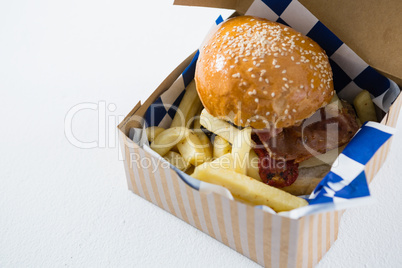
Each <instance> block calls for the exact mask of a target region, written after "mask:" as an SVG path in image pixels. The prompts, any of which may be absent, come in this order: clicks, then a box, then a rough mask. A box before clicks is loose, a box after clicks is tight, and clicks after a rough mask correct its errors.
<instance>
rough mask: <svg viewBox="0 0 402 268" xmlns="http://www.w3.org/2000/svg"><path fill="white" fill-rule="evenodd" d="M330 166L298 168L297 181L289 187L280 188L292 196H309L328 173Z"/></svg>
mask: <svg viewBox="0 0 402 268" xmlns="http://www.w3.org/2000/svg"><path fill="white" fill-rule="evenodd" d="M330 169H331V166H330V165H319V166H314V167H308V168H300V169H299V176H298V177H297V180H296V181H295V182H294V183H293V184H292V185H290V186H287V187H284V188H281V190H284V191H286V192H288V193H290V194H293V195H296V196H298V195H310V194H311V193H312V192H313V190H314V189H315V187H316V186H317V184H318V183H320V181H321V180H322V178H324V177H325V175H327V173H328V172H329V171H330Z"/></svg>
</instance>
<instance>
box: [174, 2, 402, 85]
mask: <svg viewBox="0 0 402 268" xmlns="http://www.w3.org/2000/svg"><path fill="white" fill-rule="evenodd" d="M299 1H300V2H301V3H302V4H303V5H304V6H306V7H307V8H308V9H309V10H310V11H311V12H312V13H313V14H314V15H315V16H316V17H317V18H318V19H319V20H320V21H321V22H322V23H324V24H325V25H326V26H327V27H328V28H329V29H330V30H331V31H333V32H334V33H335V34H336V35H337V36H338V37H339V38H340V39H341V40H342V41H343V42H344V43H346V44H347V45H348V46H349V47H350V48H351V49H352V50H354V51H355V52H356V53H357V54H358V55H359V56H360V57H361V58H362V59H363V60H365V61H366V62H367V63H368V64H369V65H371V66H372V67H374V68H375V69H377V70H378V71H380V72H381V73H383V74H384V75H386V76H387V77H389V78H391V79H393V80H394V81H395V82H396V83H398V84H399V85H402V56H401V55H402V16H401V15H400V13H401V11H402V1H400V0H387V1H377V0H353V1H350V0H336V1H334V0H322V1H315V0H299ZM252 2H253V0H243V1H242V0H175V1H174V4H176V5H188V6H203V7H215V8H227V9H234V10H236V11H237V12H238V13H239V14H244V13H245V11H246V10H247V9H248V8H249V7H250V5H251V3H252Z"/></svg>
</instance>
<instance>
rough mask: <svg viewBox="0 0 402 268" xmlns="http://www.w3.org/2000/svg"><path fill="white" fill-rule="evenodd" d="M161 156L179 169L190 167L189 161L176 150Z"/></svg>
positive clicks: (183, 169)
mask: <svg viewBox="0 0 402 268" xmlns="http://www.w3.org/2000/svg"><path fill="white" fill-rule="evenodd" d="M163 158H165V159H166V160H167V161H168V162H169V163H170V164H172V165H173V166H175V167H177V168H178V169H180V170H181V171H185V170H187V169H188V168H189V167H190V163H188V162H186V161H185V160H184V158H183V157H182V156H181V155H180V154H178V153H176V152H173V151H169V152H167V153H166V154H165V156H164V157H163Z"/></svg>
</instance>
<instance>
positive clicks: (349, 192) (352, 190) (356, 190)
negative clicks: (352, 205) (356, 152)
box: [335, 171, 370, 199]
mask: <svg viewBox="0 0 402 268" xmlns="http://www.w3.org/2000/svg"><path fill="white" fill-rule="evenodd" d="M369 195H370V190H369V188H368V185H367V179H366V175H365V173H364V171H362V172H361V173H360V174H359V175H358V176H357V177H356V178H355V179H354V180H353V181H352V182H351V183H350V184H349V185H347V186H345V187H344V188H342V189H341V190H339V191H337V192H336V194H335V197H340V198H345V199H350V198H358V197H365V196H369Z"/></svg>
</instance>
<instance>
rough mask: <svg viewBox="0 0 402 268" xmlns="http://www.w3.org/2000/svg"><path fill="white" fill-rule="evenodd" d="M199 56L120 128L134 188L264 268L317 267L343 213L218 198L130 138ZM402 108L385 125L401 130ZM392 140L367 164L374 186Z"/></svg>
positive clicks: (394, 109)
mask: <svg viewBox="0 0 402 268" xmlns="http://www.w3.org/2000/svg"><path fill="white" fill-rule="evenodd" d="M193 56H194V54H193V55H190V56H189V57H188V58H187V59H186V60H185V61H184V62H183V63H182V64H181V65H179V66H178V67H177V68H176V69H175V70H174V71H173V72H172V73H171V74H170V75H169V76H168V77H167V78H166V79H165V81H163V82H162V84H161V85H160V86H159V87H158V88H157V89H156V90H155V92H154V93H153V94H152V95H151V96H150V97H149V99H148V100H147V101H146V102H145V103H144V104H143V105H141V104H140V103H138V104H137V105H136V106H135V107H134V109H133V110H132V111H131V112H130V113H129V115H128V116H127V117H126V118H125V119H124V120H123V122H122V123H121V124H120V125H119V126H118V128H119V130H120V144H121V149H122V152H123V155H124V159H125V160H124V167H125V171H126V177H127V184H128V187H129V189H130V190H131V191H132V192H134V193H135V194H137V195H139V196H141V197H142V198H144V199H146V200H148V201H149V202H152V203H153V204H155V205H157V206H159V207H161V208H162V209H164V210H166V211H168V212H169V213H171V214H173V215H175V216H176V217H178V218H180V219H182V220H183V221H185V222H187V223H189V224H191V225H192V226H194V227H195V228H197V229H199V230H200V231H202V232H204V233H206V234H208V235H210V236H211V237H213V238H215V239H217V240H218V241H221V242H222V243H224V244H225V245H227V246H229V247H231V248H232V249H234V250H236V251H237V252H239V253H240V254H243V255H244V256H246V257H248V258H250V259H251V260H253V261H255V262H257V263H259V264H260V265H262V266H268V267H313V266H314V265H315V264H317V263H318V262H319V261H320V259H321V258H322V257H323V255H324V254H325V253H326V252H327V251H328V250H329V248H330V247H331V245H332V244H333V243H334V241H335V240H336V239H337V236H338V228H339V223H340V219H341V217H342V214H343V212H344V211H343V210H342V211H331V212H326V213H320V214H315V215H310V216H305V217H302V218H300V219H298V220H293V219H289V218H286V217H283V216H279V215H273V214H270V213H268V212H265V211H263V210H261V209H257V208H255V207H253V206H249V205H246V204H243V203H240V202H237V201H232V200H229V199H227V198H225V197H222V196H220V195H217V194H215V193H211V194H205V193H201V192H199V191H197V190H194V189H193V188H192V187H190V186H188V185H187V184H186V183H184V182H183V181H182V180H181V179H180V177H179V176H178V175H177V173H176V172H175V171H174V170H173V169H171V168H168V167H166V166H163V165H161V163H160V161H158V159H157V158H155V157H154V156H152V155H150V154H149V153H147V152H145V151H144V150H143V149H142V148H140V147H139V146H138V145H137V144H136V143H134V142H133V141H132V140H131V139H129V137H128V132H129V130H130V128H132V127H140V125H139V121H141V119H142V118H143V116H144V114H145V112H146V110H147V108H148V107H149V105H150V104H151V103H153V102H154V101H155V99H156V98H158V97H159V95H160V94H161V93H163V92H164V91H165V90H166V89H168V88H169V87H170V85H172V83H173V82H174V81H175V80H176V79H177V77H178V76H179V75H180V74H181V73H182V72H183V70H184V68H185V67H186V66H187V65H188V64H189V63H190V61H191V59H192V58H193ZM401 104H402V98H401V97H398V98H397V99H396V101H395V102H394V103H393V105H392V107H391V109H390V111H389V113H388V114H387V115H386V116H385V117H384V119H383V120H382V122H381V123H382V124H384V125H388V126H392V127H395V126H396V122H397V119H398V116H399V111H400V108H401ZM139 119H140V120H139ZM391 140H392V139H390V140H389V141H388V142H386V143H385V144H384V145H383V146H382V147H381V148H380V149H379V150H378V151H377V153H376V154H375V155H374V157H373V158H372V159H371V160H370V162H369V163H368V164H367V166H366V169H365V172H366V176H367V179H368V180H369V181H371V180H372V179H373V178H374V176H375V174H376V173H377V172H378V170H379V169H380V167H381V165H382V164H383V162H384V161H385V159H386V156H387V153H388V151H389V148H390V145H391ZM144 166H145V167H147V168H144Z"/></svg>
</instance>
